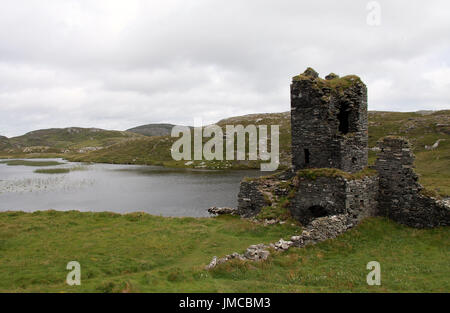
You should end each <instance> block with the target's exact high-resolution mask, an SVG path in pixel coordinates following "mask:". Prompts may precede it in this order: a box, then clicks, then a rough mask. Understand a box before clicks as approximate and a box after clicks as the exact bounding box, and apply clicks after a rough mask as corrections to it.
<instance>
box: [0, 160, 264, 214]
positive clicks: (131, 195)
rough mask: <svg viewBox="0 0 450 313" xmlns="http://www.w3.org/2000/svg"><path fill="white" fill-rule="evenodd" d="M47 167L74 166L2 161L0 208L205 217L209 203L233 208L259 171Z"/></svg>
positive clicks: (124, 166)
mask: <svg viewBox="0 0 450 313" xmlns="http://www.w3.org/2000/svg"><path fill="white" fill-rule="evenodd" d="M56 160H57V161H60V162H64V161H62V160H60V159H56ZM49 168H70V169H76V170H74V171H71V172H69V173H65V174H38V173H35V172H34V171H35V170H36V169H45V167H39V168H37V167H33V166H8V165H6V164H0V211H7V210H21V211H35V210H49V209H54V210H80V211H113V212H120V213H125V212H134V211H144V212H148V213H150V214H155V215H163V216H193V217H198V216H207V215H208V213H207V212H206V209H207V208H209V207H211V206H231V207H235V206H236V205H237V193H238V191H239V182H240V180H241V179H242V178H243V177H244V176H258V175H261V172H259V171H211V170H200V169H199V170H195V169H170V168H163V167H158V166H139V165H113V164H89V165H88V164H86V165H83V170H79V169H80V165H79V164H78V163H70V162H65V164H63V165H59V166H52V167H49ZM266 174H267V173H266Z"/></svg>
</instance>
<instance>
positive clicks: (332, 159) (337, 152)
mask: <svg viewBox="0 0 450 313" xmlns="http://www.w3.org/2000/svg"><path fill="white" fill-rule="evenodd" d="M291 127H292V165H293V167H294V170H298V169H303V168H323V167H327V168H338V169H341V170H343V171H346V172H357V171H359V170H361V169H363V168H364V167H366V166H367V156H368V149H367V147H368V132H367V89H366V85H365V84H364V83H363V82H362V81H361V79H360V78H359V77H358V76H354V75H349V76H345V77H342V78H339V76H337V75H335V74H330V75H328V76H327V77H326V79H322V78H320V77H319V76H318V74H317V73H316V72H315V71H314V70H313V69H311V68H308V69H307V70H306V71H305V72H304V73H303V74H301V75H298V76H295V77H294V78H293V79H292V84H291Z"/></svg>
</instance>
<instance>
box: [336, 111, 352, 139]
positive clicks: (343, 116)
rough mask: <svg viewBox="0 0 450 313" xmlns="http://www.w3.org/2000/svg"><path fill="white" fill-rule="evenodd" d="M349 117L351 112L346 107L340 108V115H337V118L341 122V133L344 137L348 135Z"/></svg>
mask: <svg viewBox="0 0 450 313" xmlns="http://www.w3.org/2000/svg"><path fill="white" fill-rule="evenodd" d="M349 115H350V111H348V110H347V108H346V107H345V106H343V107H341V108H340V110H339V113H338V115H337V118H338V120H339V131H340V132H341V133H342V134H344V135H345V134H347V133H348V128H349Z"/></svg>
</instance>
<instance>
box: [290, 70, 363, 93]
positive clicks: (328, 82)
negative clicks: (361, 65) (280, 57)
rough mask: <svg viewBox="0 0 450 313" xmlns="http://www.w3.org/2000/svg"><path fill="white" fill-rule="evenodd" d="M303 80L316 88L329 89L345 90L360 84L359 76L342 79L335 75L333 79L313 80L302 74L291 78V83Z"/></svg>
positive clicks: (348, 76) (318, 78)
mask: <svg viewBox="0 0 450 313" xmlns="http://www.w3.org/2000/svg"><path fill="white" fill-rule="evenodd" d="M304 80H309V81H311V82H313V83H314V84H316V85H317V87H320V88H327V87H328V88H330V89H347V88H349V87H351V86H353V85H355V84H357V83H362V81H361V78H359V76H357V75H347V76H344V77H339V76H337V75H336V77H334V78H332V79H323V78H320V77H317V78H314V77H312V76H309V75H305V74H304V73H303V74H300V75H297V76H294V77H293V78H292V81H293V82H298V81H304Z"/></svg>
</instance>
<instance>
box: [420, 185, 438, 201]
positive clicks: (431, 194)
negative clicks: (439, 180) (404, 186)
mask: <svg viewBox="0 0 450 313" xmlns="http://www.w3.org/2000/svg"><path fill="white" fill-rule="evenodd" d="M419 193H420V194H421V195H422V196H425V197H429V198H435V199H438V200H441V199H442V197H441V196H440V195H439V194H438V193H437V192H436V191H434V190H432V189H427V188H423V189H422V190H420V192H419Z"/></svg>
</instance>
